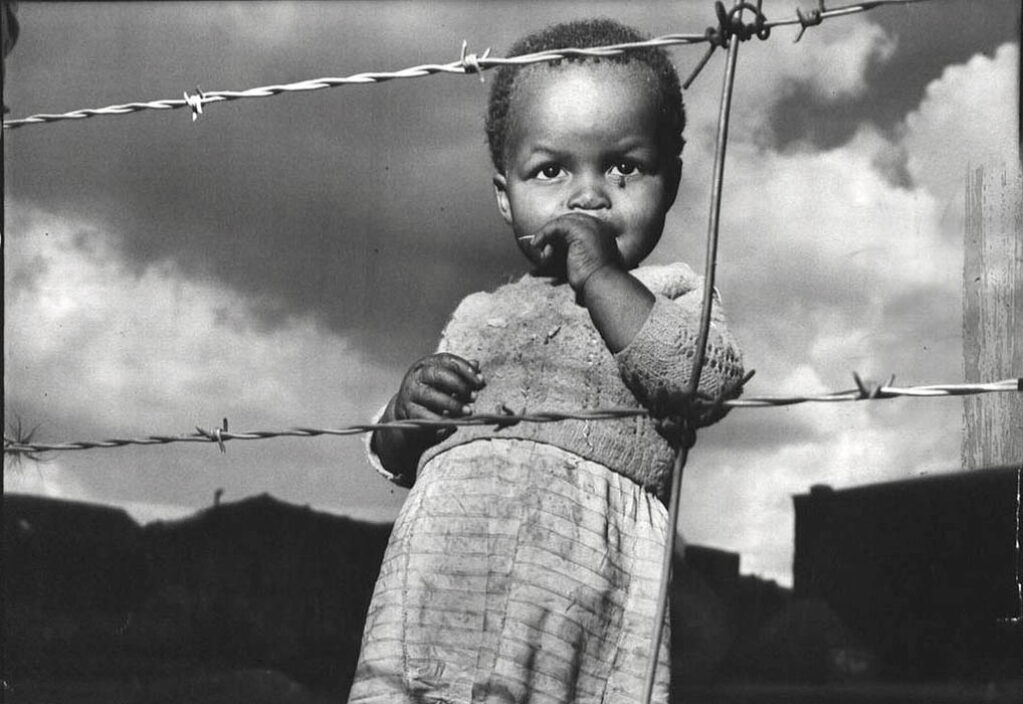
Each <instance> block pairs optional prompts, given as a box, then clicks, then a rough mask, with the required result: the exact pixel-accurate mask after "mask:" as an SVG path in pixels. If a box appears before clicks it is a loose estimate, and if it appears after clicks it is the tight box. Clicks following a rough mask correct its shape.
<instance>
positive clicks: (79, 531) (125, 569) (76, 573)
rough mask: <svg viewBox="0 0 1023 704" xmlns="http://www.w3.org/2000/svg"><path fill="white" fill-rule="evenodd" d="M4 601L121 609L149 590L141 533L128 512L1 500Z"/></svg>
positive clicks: (13, 497) (14, 497) (35, 499)
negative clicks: (14, 576)
mask: <svg viewBox="0 0 1023 704" xmlns="http://www.w3.org/2000/svg"><path fill="white" fill-rule="evenodd" d="M3 519H4V545H3V560H4V562H3V564H4V571H5V572H8V573H9V572H10V571H11V570H14V571H15V572H16V574H17V575H18V577H19V578H18V579H13V580H12V579H5V580H4V592H5V594H4V596H5V599H4V601H5V603H10V601H11V600H15V601H19V602H30V603H33V604H35V605H36V606H38V607H41V608H56V609H62V610H74V609H82V608H89V609H91V608H95V609H100V610H117V609H120V608H122V607H123V606H124V605H125V604H130V603H133V602H134V601H137V600H138V599H139V598H140V597H141V596H142V595H143V594H144V593H145V589H146V583H145V561H144V559H143V546H142V529H141V528H140V527H139V525H138V524H137V523H135V521H134V520H132V518H131V517H130V516H129V515H128V514H127V513H126V512H125V511H124V510H123V509H119V508H113V507H110V506H99V505H96V504H87V503H80V502H77V501H62V500H57V499H50V498H46V497H41V496H27V495H20V494H5V495H4V498H3Z"/></svg>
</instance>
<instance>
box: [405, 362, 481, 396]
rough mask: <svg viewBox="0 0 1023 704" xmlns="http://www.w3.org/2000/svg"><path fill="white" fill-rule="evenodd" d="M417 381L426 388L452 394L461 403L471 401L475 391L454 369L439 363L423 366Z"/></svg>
mask: <svg viewBox="0 0 1023 704" xmlns="http://www.w3.org/2000/svg"><path fill="white" fill-rule="evenodd" d="M419 383H420V384H422V385H423V386H424V387H426V388H430V389H435V390H437V391H439V392H441V393H443V394H446V395H448V396H453V397H455V398H457V399H459V400H460V401H461V402H463V403H466V402H468V401H471V400H472V397H473V394H474V393H475V388H474V386H473V385H472V383H471V382H469V381H468V380H466V379H464V378H463V377H462V376H461V374H459V373H458V372H456V371H455V370H454V369H451V368H449V367H446V366H441V365H436V366H430V367H426V368H424V369H423V370H422V372H421V373H420V375H419Z"/></svg>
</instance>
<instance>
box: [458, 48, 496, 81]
mask: <svg viewBox="0 0 1023 704" xmlns="http://www.w3.org/2000/svg"><path fill="white" fill-rule="evenodd" d="M468 47H469V42H468V41H467V40H465V39H463V40H462V53H461V56H460V58H459V62H460V63H461V64H462V68H464V69H465V72H466V73H478V74H479V75H480V83H486V80H485V79H484V77H483V66H482V64H480V61H481V60H485V59H486V58H487V57H489V56H490V47H489V46H488V47H487V48H486V51H484V52H483V55H482V56H476V54H467V53H465V50H466V49H467V48H468Z"/></svg>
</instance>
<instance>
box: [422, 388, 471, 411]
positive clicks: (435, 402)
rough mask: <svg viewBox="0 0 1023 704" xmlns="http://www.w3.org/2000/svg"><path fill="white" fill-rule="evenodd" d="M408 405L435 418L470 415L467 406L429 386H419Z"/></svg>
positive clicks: (469, 409) (469, 408) (468, 406)
mask: <svg viewBox="0 0 1023 704" xmlns="http://www.w3.org/2000/svg"><path fill="white" fill-rule="evenodd" d="M410 405H412V406H420V407H422V408H424V409H426V410H427V411H429V412H430V413H431V414H436V415H437V416H448V417H458V416H466V415H469V414H470V413H472V407H471V406H470V405H469V404H467V403H465V402H464V401H462V400H460V399H458V398H456V397H454V396H452V395H450V394H447V393H444V392H443V391H439V390H437V389H435V388H432V387H430V386H420V387H419V388H418V389H417V390H416V394H415V396H414V397H413V399H412V403H411V404H410Z"/></svg>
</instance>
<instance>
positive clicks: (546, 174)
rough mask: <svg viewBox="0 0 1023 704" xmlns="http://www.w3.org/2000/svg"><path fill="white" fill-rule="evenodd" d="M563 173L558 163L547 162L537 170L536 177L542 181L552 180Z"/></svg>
mask: <svg viewBox="0 0 1023 704" xmlns="http://www.w3.org/2000/svg"><path fill="white" fill-rule="evenodd" d="M563 173H564V171H563V170H562V168H561V167H560V166H558V165H557V164H547V165H545V166H541V167H540V170H539V171H537V172H536V177H537V178H538V179H540V180H541V181H550V180H552V179H555V178H557V177H558V176H561V175H562V174H563Z"/></svg>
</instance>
